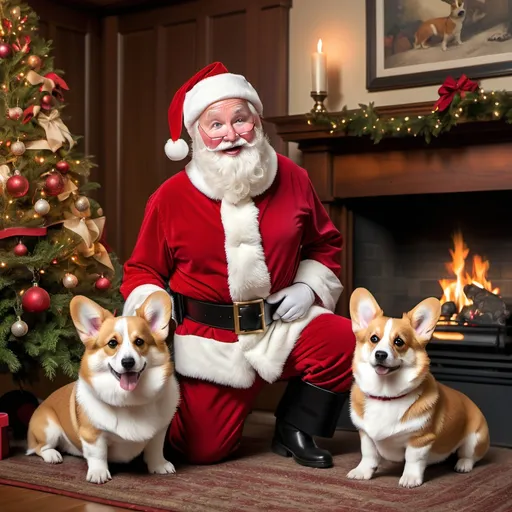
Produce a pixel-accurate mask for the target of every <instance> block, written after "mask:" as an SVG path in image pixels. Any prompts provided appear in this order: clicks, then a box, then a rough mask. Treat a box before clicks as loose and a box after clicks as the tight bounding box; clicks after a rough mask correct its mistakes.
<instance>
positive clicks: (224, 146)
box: [206, 137, 249, 153]
mask: <svg viewBox="0 0 512 512" xmlns="http://www.w3.org/2000/svg"><path fill="white" fill-rule="evenodd" d="M247 144H249V143H248V142H247V141H246V140H245V139H242V137H239V138H238V139H237V140H235V142H227V141H225V142H221V143H220V144H219V145H218V146H217V147H216V148H213V149H212V148H209V147H207V146H206V149H207V150H208V151H211V152H212V153H214V152H216V151H226V150H227V149H234V148H238V147H240V146H245V145H247Z"/></svg>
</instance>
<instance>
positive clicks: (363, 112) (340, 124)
mask: <svg viewBox="0 0 512 512" xmlns="http://www.w3.org/2000/svg"><path fill="white" fill-rule="evenodd" d="M359 106H360V107H361V108H360V109H356V110H348V109H347V107H346V106H345V107H343V109H342V111H341V112H340V113H336V114H330V113H329V112H324V113H309V114H308V115H307V117H308V124H310V125H318V126H325V127H326V128H327V129H328V130H329V132H330V133H331V134H333V133H339V132H341V133H344V134H345V135H351V136H357V137H362V136H368V137H370V139H372V140H373V141H374V142H375V144H377V143H379V142H380V141H381V140H382V139H384V138H389V137H411V136H413V137H424V139H425V141H426V142H427V143H430V142H431V140H432V137H438V136H439V135H440V134H442V133H445V132H448V131H450V130H451V129H452V128H453V127H454V126H456V125H458V124H460V123H463V122H471V121H490V120H495V121H497V120H500V119H501V120H505V122H506V123H508V124H512V93H511V92H509V91H484V90H483V89H479V90H478V91H476V92H466V93H465V94H464V97H461V95H460V93H456V94H455V96H454V98H453V101H452V102H451V103H450V106H449V107H448V108H447V109H446V110H443V111H442V112H441V111H439V110H432V112H431V113H430V114H428V115H423V116H421V115H408V116H407V115H406V116H397V117H386V116H384V115H380V114H379V111H378V108H376V107H375V106H374V104H373V103H370V104H368V105H363V104H359Z"/></svg>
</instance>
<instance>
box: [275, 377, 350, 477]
mask: <svg viewBox="0 0 512 512" xmlns="http://www.w3.org/2000/svg"><path fill="white" fill-rule="evenodd" d="M347 396H348V393H333V392H332V391H327V390H325V389H321V388H319V387H317V386H314V385H312V384H308V383H306V382H303V381H302V380H301V379H293V380H291V381H290V382H289V383H288V386H287V387H286V390H285V393H284V395H283V398H282V399H281V401H280V402H279V405H278V406H277V409H276V412H275V417H276V429H275V433H274V439H273V440H272V451H273V452H274V453H277V454H278V455H282V456H283V457H293V459H294V460H295V462H298V463H299V464H302V465H303V466H309V467H311V468H330V467H332V465H333V462H332V455H331V454H330V453H329V452H328V451H327V450H322V449H321V448H318V446H317V445H316V444H315V441H314V440H313V437H312V436H320V437H332V436H333V435H334V431H335V430H336V425H337V423H338V418H339V415H340V413H341V409H342V407H343V404H344V403H345V400H346V398H347Z"/></svg>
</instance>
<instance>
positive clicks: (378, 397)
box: [366, 393, 409, 402]
mask: <svg viewBox="0 0 512 512" xmlns="http://www.w3.org/2000/svg"><path fill="white" fill-rule="evenodd" d="M408 394H409V393H406V394H405V395H399V396H373V395H366V396H367V397H368V398H372V399H373V400H381V401H382V402H389V401H390V400H398V399H399V398H403V397H404V396H407V395H408Z"/></svg>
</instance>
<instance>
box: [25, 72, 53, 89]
mask: <svg viewBox="0 0 512 512" xmlns="http://www.w3.org/2000/svg"><path fill="white" fill-rule="evenodd" d="M27 82H29V83H30V84H31V85H39V84H43V85H42V86H41V90H43V91H45V92H49V93H51V92H52V91H53V89H54V88H55V82H54V81H53V80H52V79H51V78H46V77H44V76H41V75H40V74H39V73H36V72H35V71H29V72H28V73H27Z"/></svg>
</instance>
